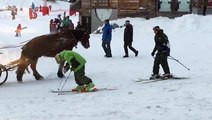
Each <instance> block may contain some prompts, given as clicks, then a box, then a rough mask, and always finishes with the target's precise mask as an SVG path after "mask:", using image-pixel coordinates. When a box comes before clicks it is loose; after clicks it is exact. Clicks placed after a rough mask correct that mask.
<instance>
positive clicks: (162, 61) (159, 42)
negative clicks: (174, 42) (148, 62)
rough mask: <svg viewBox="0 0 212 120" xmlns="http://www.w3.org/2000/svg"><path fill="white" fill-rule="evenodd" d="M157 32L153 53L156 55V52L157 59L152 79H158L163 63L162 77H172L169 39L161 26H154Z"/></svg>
mask: <svg viewBox="0 0 212 120" xmlns="http://www.w3.org/2000/svg"><path fill="white" fill-rule="evenodd" d="M153 30H154V33H155V37H154V40H155V47H154V49H153V51H152V53H151V55H152V56H153V57H154V55H155V52H156V51H157V53H156V56H155V60H154V65H153V74H152V76H151V77H150V79H157V78H159V77H160V76H159V66H160V65H161V66H162V68H163V71H164V74H163V75H162V78H170V77H172V75H171V74H170V70H169V65H168V61H167V58H168V56H169V54H170V46H169V40H168V37H167V36H166V34H165V33H163V30H162V29H160V27H159V26H155V27H154V28H153Z"/></svg>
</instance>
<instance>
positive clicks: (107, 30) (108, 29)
mask: <svg viewBox="0 0 212 120" xmlns="http://www.w3.org/2000/svg"><path fill="white" fill-rule="evenodd" d="M102 31H103V35H102V40H103V41H106V42H107V41H110V40H111V37H112V26H111V25H110V24H109V23H107V24H105V25H104V27H103V28H102Z"/></svg>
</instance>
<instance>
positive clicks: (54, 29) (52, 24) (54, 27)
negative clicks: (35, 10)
mask: <svg viewBox="0 0 212 120" xmlns="http://www.w3.org/2000/svg"><path fill="white" fill-rule="evenodd" d="M49 27H50V33H56V32H57V24H56V23H55V22H54V20H53V19H51V20H50V23H49Z"/></svg>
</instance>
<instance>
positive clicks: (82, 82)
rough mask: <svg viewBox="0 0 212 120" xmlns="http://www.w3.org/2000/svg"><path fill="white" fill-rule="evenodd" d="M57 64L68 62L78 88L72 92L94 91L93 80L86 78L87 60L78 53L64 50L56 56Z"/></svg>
mask: <svg viewBox="0 0 212 120" xmlns="http://www.w3.org/2000/svg"><path fill="white" fill-rule="evenodd" d="M55 59H56V61H57V63H58V64H59V63H61V62H63V61H66V62H67V63H68V64H69V65H70V68H71V71H73V72H74V77H75V81H76V83H77V84H78V86H77V87H76V88H75V89H72V91H77V92H84V91H85V92H89V91H92V90H94V89H95V88H94V87H95V85H94V84H93V82H92V80H91V79H90V78H89V77H87V76H85V63H86V60H85V59H84V58H83V57H82V56H81V55H80V54H78V53H76V52H74V51H71V50H63V51H62V52H60V53H58V54H57V55H56V56H55Z"/></svg>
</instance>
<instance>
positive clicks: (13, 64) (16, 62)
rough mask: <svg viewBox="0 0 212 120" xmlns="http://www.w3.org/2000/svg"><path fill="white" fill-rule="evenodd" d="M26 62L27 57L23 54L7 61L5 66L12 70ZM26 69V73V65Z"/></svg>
mask: <svg viewBox="0 0 212 120" xmlns="http://www.w3.org/2000/svg"><path fill="white" fill-rule="evenodd" d="M27 63H28V59H27V58H26V57H24V56H21V57H20V58H19V59H17V60H14V61H12V62H9V63H8V64H7V65H6V68H7V69H8V70H14V69H15V68H17V67H20V65H23V64H27ZM26 70H27V72H28V73H30V72H29V69H28V67H27V68H26Z"/></svg>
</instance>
